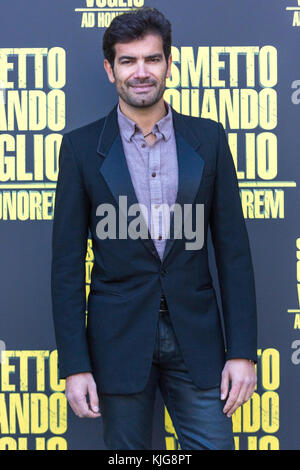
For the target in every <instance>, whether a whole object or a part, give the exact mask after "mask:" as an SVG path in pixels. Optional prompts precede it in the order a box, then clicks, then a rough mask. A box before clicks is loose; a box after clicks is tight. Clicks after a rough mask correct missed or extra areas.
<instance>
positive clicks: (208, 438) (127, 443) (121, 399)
mask: <svg viewBox="0 0 300 470" xmlns="http://www.w3.org/2000/svg"><path fill="white" fill-rule="evenodd" d="M207 360H208V361H209V358H207ZM157 386H159V388H160V391H161V394H162V397H163V400H164V403H165V405H166V407H167V410H168V412H169V415H170V417H171V419H172V423H173V426H174V428H175V431H176V434H177V437H178V440H179V444H180V447H181V449H190V450H192V449H194V450H207V449H210V450H221V449H222V450H234V439H233V432H232V420H231V418H228V417H227V416H226V415H225V414H224V413H223V411H222V409H223V407H224V403H225V402H224V401H221V400H220V388H219V387H215V388H210V389H206V390H202V389H199V388H198V387H197V386H196V385H195V384H194V383H193V382H192V380H191V378H190V376H189V373H188V370H187V368H186V366H185V363H184V360H183V357H182V354H181V351H180V348H179V344H178V341H177V338H176V336H175V331H174V329H173V326H172V323H171V318H170V315H169V312H168V308H167V305H166V301H165V298H164V297H163V296H162V298H161V304H160V311H159V320H158V325H157V332H156V341H155V349H154V354H153V362H152V367H151V372H150V376H149V380H148V383H147V385H146V387H145V389H144V390H143V391H142V392H139V393H135V394H131V395H111V394H103V393H101V392H100V393H99V402H100V412H101V415H102V424H103V438H104V442H105V445H106V446H107V448H108V449H120V450H121V449H131V450H132V449H137V450H141V449H142V450H145V449H151V448H152V444H151V439H152V423H153V413H154V403H155V394H156V390H157Z"/></svg>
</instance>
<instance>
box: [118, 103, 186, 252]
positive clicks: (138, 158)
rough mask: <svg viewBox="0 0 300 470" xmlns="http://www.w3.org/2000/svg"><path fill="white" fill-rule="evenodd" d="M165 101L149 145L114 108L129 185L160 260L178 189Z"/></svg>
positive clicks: (175, 162)
mask: <svg viewBox="0 0 300 470" xmlns="http://www.w3.org/2000/svg"><path fill="white" fill-rule="evenodd" d="M164 103H165V106H166V109H167V110H168V113H167V115H166V116H164V117H163V118H162V119H161V120H160V121H158V122H157V123H156V124H155V125H154V127H153V129H152V133H153V134H155V136H156V140H155V142H154V144H153V145H151V146H149V145H148V144H147V142H146V140H145V139H144V136H143V133H142V130H141V129H140V128H139V127H138V126H137V124H136V123H135V122H134V121H132V120H131V119H129V118H128V117H127V116H125V114H124V113H123V112H122V111H121V109H120V105H118V109H117V112H118V124H119V129H120V134H121V139H122V143H123V148H124V153H125V157H126V161H127V166H128V169H129V173H130V176H131V180H132V184H133V187H134V190H135V193H136V197H137V200H138V203H139V204H142V205H143V206H145V208H146V212H144V211H142V212H143V215H144V218H145V221H146V223H147V226H148V229H149V232H150V235H151V238H152V239H153V242H154V244H155V247H156V250H157V252H158V254H159V256H160V258H161V259H162V258H163V253H164V249H165V244H166V239H167V237H168V233H169V228H170V216H171V212H170V210H171V206H172V205H173V204H174V203H175V201H176V196H177V190H178V162H177V149H176V140H175V133H174V127H173V119H172V111H171V107H170V105H169V104H168V103H167V102H166V101H165V102H164ZM162 204H165V205H167V206H163V205H162ZM143 206H142V209H143ZM169 208H170V209H169ZM147 215H148V217H147Z"/></svg>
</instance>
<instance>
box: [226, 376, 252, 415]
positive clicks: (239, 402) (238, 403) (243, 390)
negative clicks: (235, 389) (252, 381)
mask: <svg viewBox="0 0 300 470" xmlns="http://www.w3.org/2000/svg"><path fill="white" fill-rule="evenodd" d="M248 387H249V382H248V383H247V382H243V384H242V386H241V388H240V391H239V394H238V396H237V399H236V401H235V402H234V403H233V406H232V407H231V408H230V409H229V410H228V411H227V416H228V418H230V417H231V416H232V415H233V413H234V412H235V411H236V410H237V409H238V408H239V407H240V406H241V405H242V404H243V403H245V397H246V393H247V390H248Z"/></svg>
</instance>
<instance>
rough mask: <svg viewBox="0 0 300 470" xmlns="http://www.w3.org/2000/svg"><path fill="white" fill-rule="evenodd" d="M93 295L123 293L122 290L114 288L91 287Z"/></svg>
mask: <svg viewBox="0 0 300 470" xmlns="http://www.w3.org/2000/svg"><path fill="white" fill-rule="evenodd" d="M90 294H91V295H118V296H119V295H121V294H120V292H118V291H116V290H113V289H107V288H105V289H90Z"/></svg>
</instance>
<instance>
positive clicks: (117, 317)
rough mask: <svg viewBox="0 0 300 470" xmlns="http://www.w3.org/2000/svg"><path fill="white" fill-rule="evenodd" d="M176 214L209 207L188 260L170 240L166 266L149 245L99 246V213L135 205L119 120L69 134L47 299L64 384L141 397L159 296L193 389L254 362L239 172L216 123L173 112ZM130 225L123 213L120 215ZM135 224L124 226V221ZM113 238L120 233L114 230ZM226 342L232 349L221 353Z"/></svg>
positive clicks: (178, 241) (251, 288) (180, 244)
mask: <svg viewBox="0 0 300 470" xmlns="http://www.w3.org/2000/svg"><path fill="white" fill-rule="evenodd" d="M171 110H172V115H173V123H174V130H175V137H176V144H177V155H178V170H179V182H178V194H177V199H176V202H177V203H179V204H181V205H182V207H183V204H192V208H193V209H194V208H195V204H204V227H203V228H204V244H203V247H202V248H201V249H198V250H187V249H185V243H186V242H190V241H191V240H189V239H188V238H185V236H184V230H182V233H183V237H182V238H176V236H175V238H174V233H173V222H174V220H173V217H171V229H170V238H169V239H167V242H166V247H165V252H164V256H163V259H162V260H161V259H160V257H159V255H158V253H157V250H156V248H155V245H154V243H153V240H152V239H151V236H150V234H149V231H148V238H147V239H145V238H144V239H143V238H137V239H135V240H134V239H132V238H129V237H127V238H126V239H122V238H118V236H117V238H115V239H112V238H107V239H100V238H98V236H97V233H96V228H97V223H98V222H99V221H100V220H101V218H100V217H99V216H97V214H96V211H97V207H98V206H99V205H100V204H103V203H109V204H112V205H113V206H114V207H115V209H116V214H117V229H118V220H119V210H122V208H120V207H119V196H122V195H123V196H124V195H126V196H127V205H128V207H129V206H130V205H131V204H134V203H138V201H137V197H136V194H135V191H134V187H133V184H132V181H131V177H130V173H129V170H128V167H127V163H126V158H125V154H124V150H123V145H122V140H121V136H120V131H119V127H118V121H117V105H115V106H114V108H113V109H112V110H111V112H110V113H109V114H108V115H107V116H105V117H103V118H101V119H98V120H97V121H95V122H92V123H90V124H88V125H85V126H83V127H81V128H79V129H76V130H73V131H71V132H68V133H65V134H64V135H63V139H62V143H61V148H60V154H59V174H58V181H57V188H56V198H55V212H54V220H53V237H52V268H51V293H52V306H53V319H54V327H55V334H56V341H57V349H58V361H59V374H60V378H65V377H67V376H68V375H71V374H76V373H79V372H87V371H90V372H92V373H93V376H94V379H95V381H96V384H97V387H98V389H99V390H100V391H102V392H104V393H120V394H130V393H136V392H140V391H142V390H143V389H144V387H145V385H146V383H147V380H148V377H149V373H150V368H151V363H152V356H153V352H154V343H155V333H156V328H157V321H158V315H159V305H160V297H161V292H162V289H163V291H164V293H165V296H166V299H167V303H168V307H169V312H170V317H171V321H172V323H173V326H174V329H175V333H176V336H177V338H178V342H179V345H180V348H181V351H182V354H183V358H184V361H185V363H186V366H187V368H188V371H189V373H190V376H191V378H192V380H193V381H194V383H195V384H196V385H197V386H198V387H200V388H210V387H214V386H218V385H219V384H220V382H221V372H222V368H223V366H224V362H225V360H226V359H230V358H247V359H253V360H256V359H257V356H256V353H257V342H256V341H257V319H256V294H255V282H254V273H253V265H252V259H251V252H250V247H249V240H248V234H247V229H246V224H245V220H244V216H243V212H242V207H241V200H240V195H239V187H238V181H237V177H236V170H235V166H234V162H233V159H232V155H231V153H230V149H229V146H228V142H227V138H226V134H225V131H224V128H223V126H222V124H221V123H217V122H216V121H213V120H211V119H207V118H195V117H189V116H184V115H181V114H179V113H177V112H176V111H175V110H174V109H173V108H172V107H171ZM123 215H125V214H124V213H123ZM133 218H135V217H134V216H128V218H127V222H128V224H129V223H130V221H131V220H132V219H133ZM208 226H210V230H211V237H212V242H213V247H214V252H215V259H216V266H217V271H218V277H219V283H220V294H221V301H222V306H221V307H222V309H221V310H222V314H223V318H224V326H225V341H226V342H224V338H223V334H222V326H221V321H220V311H219V308H218V303H217V297H216V292H215V288H214V286H213V283H212V276H211V273H210V270H209V266H208V250H207V231H208ZM89 234H90V236H91V238H92V245H93V252H94V265H93V269H92V274H91V290H90V294H89V297H88V305H87V307H88V317H87V325H86V319H85V311H86V288H85V282H86V280H85V258H86V249H87V239H88V237H89ZM117 234H118V230H117ZM225 344H226V346H227V349H225Z"/></svg>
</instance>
